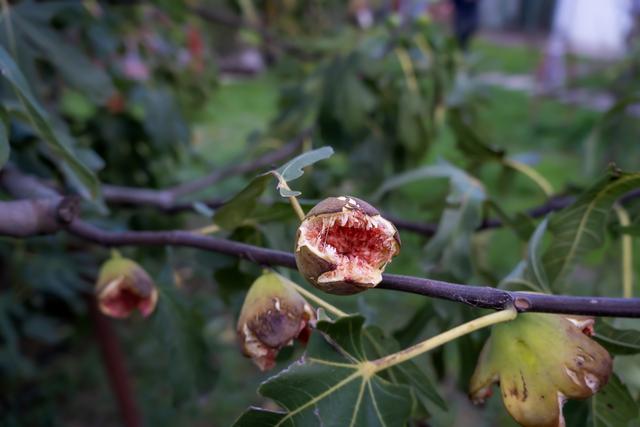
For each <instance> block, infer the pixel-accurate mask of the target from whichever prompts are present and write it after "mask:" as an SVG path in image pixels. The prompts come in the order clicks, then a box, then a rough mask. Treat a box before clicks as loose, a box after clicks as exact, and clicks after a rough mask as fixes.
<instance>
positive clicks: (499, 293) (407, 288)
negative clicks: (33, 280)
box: [67, 220, 640, 317]
mask: <svg viewBox="0 0 640 427" xmlns="http://www.w3.org/2000/svg"><path fill="white" fill-rule="evenodd" d="M67 231H68V232H69V233H70V234H72V235H74V236H76V237H79V238H82V239H84V240H88V241H91V242H94V243H97V244H100V245H103V246H185V247H192V248H197V249H202V250H207V251H212V252H218V253H223V254H226V255H231V256H236V257H239V258H243V259H247V260H249V261H252V262H254V263H257V264H260V265H268V266H282V267H287V268H291V269H296V261H295V258H294V256H293V254H291V253H289V252H284V251H279V250H274V249H266V248H261V247H258V246H253V245H248V244H246V243H240V242H234V241H230V240H226V239H221V238H216V237H207V236H203V235H199V234H194V233H191V232H188V231H126V232H110V231H104V230H101V229H99V228H97V227H95V226H93V225H91V224H88V223H86V222H83V221H80V220H75V221H74V222H72V223H71V224H70V225H69V226H68V228H67ZM377 288H378V289H388V290H394V291H402V292H410V293H415V294H419V295H425V296H429V297H434V298H440V299H446V300H449V301H455V302H459V303H463V304H466V305H469V306H472V307H481V308H491V309H496V310H502V309H505V308H507V307H509V306H511V304H514V305H515V306H516V308H517V309H518V310H519V311H521V312H546V313H564V314H580V315H591V316H616V317H640V298H605V297H577V296H565V295H545V294H532V293H527V292H509V291H504V290H501V289H496V288H492V287H488V286H470V285H463V284H458V283H448V282H444V281H439V280H432V279H426V278H420V277H412V276H399V275H395V274H385V275H383V281H382V283H381V284H380V285H378V287H377Z"/></svg>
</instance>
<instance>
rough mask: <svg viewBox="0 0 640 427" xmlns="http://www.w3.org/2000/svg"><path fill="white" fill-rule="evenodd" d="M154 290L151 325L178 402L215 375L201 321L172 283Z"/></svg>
mask: <svg viewBox="0 0 640 427" xmlns="http://www.w3.org/2000/svg"><path fill="white" fill-rule="evenodd" d="M158 290H159V293H160V297H159V303H158V309H157V312H156V313H155V314H154V316H153V323H152V324H151V326H152V327H153V329H154V333H153V335H154V336H156V337H157V339H158V345H159V347H160V349H161V351H159V352H158V354H159V357H161V359H160V360H161V363H162V366H163V367H164V369H163V370H164V372H165V374H166V378H165V380H166V381H167V382H168V383H169V384H170V385H171V391H172V397H173V399H174V401H175V402H177V403H179V402H183V401H185V400H186V399H188V398H190V397H193V396H196V395H197V394H198V393H199V392H202V391H203V390H206V389H207V388H209V387H210V386H211V385H212V383H213V379H214V378H215V375H214V373H213V371H212V366H211V362H210V354H209V352H208V349H207V345H206V342H205V340H204V335H203V331H204V326H205V321H204V317H203V316H202V315H201V314H200V312H199V311H198V310H196V309H195V307H194V305H193V303H192V302H190V301H187V300H186V299H185V298H183V297H182V296H181V295H180V294H179V293H178V292H177V291H176V290H175V287H174V285H167V284H162V283H160V284H159V286H158ZM160 355H161V356H160Z"/></svg>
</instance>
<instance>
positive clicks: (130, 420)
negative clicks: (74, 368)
mask: <svg viewBox="0 0 640 427" xmlns="http://www.w3.org/2000/svg"><path fill="white" fill-rule="evenodd" d="M89 314H90V315H91V319H92V320H93V326H94V330H95V335H96V339H97V341H98V344H99V346H100V353H101V355H102V360H103V363H104V367H105V371H106V374H107V378H108V379H109V384H110V385H111V390H112V392H113V395H114V397H115V398H116V402H117V403H118V407H119V409H120V414H121V415H122V422H123V425H124V426H125V427H141V426H142V425H143V423H142V416H141V414H140V411H139V410H138V406H137V405H136V401H135V398H134V397H133V387H132V386H131V381H130V380H129V375H128V374H127V368H126V364H125V358H124V355H123V354H122V349H121V348H120V343H119V342H118V336H117V335H116V333H115V331H114V330H113V327H112V326H111V324H110V323H109V321H110V319H108V318H107V317H105V316H104V315H103V314H102V313H100V310H98V307H97V304H96V302H95V300H94V299H93V298H91V301H90V303H89Z"/></svg>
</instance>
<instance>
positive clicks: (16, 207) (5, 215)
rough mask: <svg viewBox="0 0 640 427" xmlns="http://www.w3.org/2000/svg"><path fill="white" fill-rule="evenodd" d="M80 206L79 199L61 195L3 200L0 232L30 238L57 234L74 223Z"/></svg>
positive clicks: (0, 206) (0, 208)
mask: <svg viewBox="0 0 640 427" xmlns="http://www.w3.org/2000/svg"><path fill="white" fill-rule="evenodd" d="M79 207H80V203H79V199H77V198H75V197H60V196H55V197H50V198H46V199H26V200H15V201H10V202H0V234H1V235H4V236H11V237H29V236H36V235H39V234H51V233H54V232H56V231H58V230H60V229H61V228H62V227H64V226H65V225H66V224H68V223H70V222H71V220H72V219H73V218H74V217H75V216H76V214H77V213H78V211H79Z"/></svg>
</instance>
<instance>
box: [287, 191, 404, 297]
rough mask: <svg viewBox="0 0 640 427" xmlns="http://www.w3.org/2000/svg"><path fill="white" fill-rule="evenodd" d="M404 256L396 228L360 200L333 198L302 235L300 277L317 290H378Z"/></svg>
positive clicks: (305, 222) (316, 210) (320, 205)
mask: <svg viewBox="0 0 640 427" xmlns="http://www.w3.org/2000/svg"><path fill="white" fill-rule="evenodd" d="M399 252H400V237H399V235H398V230H396V228H395V226H394V225H393V224H392V223H391V222H389V221H388V220H386V219H384V218H383V217H382V216H381V215H380V212H378V211H377V210H376V209H375V208H374V207H373V206H371V205H370V204H368V203H366V202H364V201H362V200H360V199H356V198H355V197H348V196H341V197H329V198H328V199H325V200H323V201H322V202H320V203H318V204H317V205H316V206H315V207H314V208H313V209H311V210H310V211H309V213H308V214H307V215H306V217H305V219H304V220H303V221H302V223H301V224H300V227H299V228H298V232H297V235H296V247H295V257H296V264H297V266H298V270H299V271H300V273H301V274H302V275H303V276H304V277H305V279H307V281H309V283H311V284H312V285H313V286H315V287H316V288H318V289H321V290H323V291H325V292H329V293H332V294H338V295H350V294H355V293H358V292H362V291H364V290H366V289H369V288H372V287H375V286H376V285H377V284H378V283H380V282H381V281H382V272H383V271H384V269H385V267H386V266H387V264H388V263H389V262H390V261H391V259H392V258H393V257H394V256H396V255H397V254H398V253H399Z"/></svg>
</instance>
